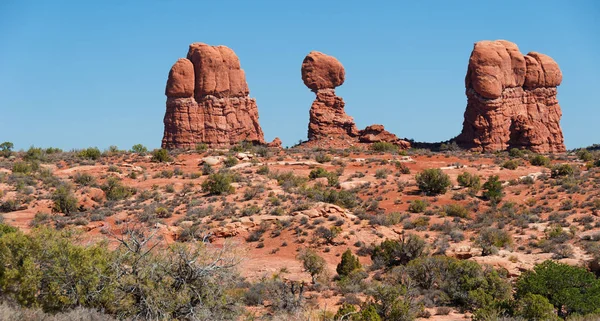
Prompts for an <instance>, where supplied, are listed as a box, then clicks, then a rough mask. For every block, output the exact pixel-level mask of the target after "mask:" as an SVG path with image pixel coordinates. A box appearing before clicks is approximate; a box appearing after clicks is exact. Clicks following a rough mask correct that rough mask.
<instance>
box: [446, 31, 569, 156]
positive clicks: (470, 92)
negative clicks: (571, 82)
mask: <svg viewBox="0 0 600 321" xmlns="http://www.w3.org/2000/svg"><path fill="white" fill-rule="evenodd" d="M561 81H562V73H561V71H560V69H559V67H558V64H557V63H556V62H555V61H554V60H553V59H552V58H550V57H549V56H546V55H543V54H540V53H537V52H530V53H528V54H527V55H525V56H523V55H522V54H521V53H520V52H519V48H518V47H517V45H516V44H514V43H512V42H509V41H504V40H498V41H480V42H477V43H476V44H475V46H474V49H473V52H472V53H471V58H470V59H469V67H468V70H467V76H466V79H465V85H466V94H467V109H466V111H465V119H464V123H463V130H462V132H461V134H460V135H459V136H458V137H456V142H457V143H458V144H459V145H460V146H461V147H464V148H467V149H471V150H477V151H495V150H506V149H509V148H514V147H516V148H524V149H529V150H532V151H534V152H538V153H552V152H563V151H565V145H564V139H563V135H562V131H561V128H560V124H559V122H560V118H561V116H562V112H561V109H560V106H559V105H558V101H557V99H556V93H557V89H556V87H557V86H558V85H560V83H561Z"/></svg>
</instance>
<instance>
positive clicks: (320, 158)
mask: <svg viewBox="0 0 600 321" xmlns="http://www.w3.org/2000/svg"><path fill="white" fill-rule="evenodd" d="M315 161H316V162H317V163H320V164H323V163H327V162H331V156H329V155H327V154H325V153H318V154H317V155H315Z"/></svg>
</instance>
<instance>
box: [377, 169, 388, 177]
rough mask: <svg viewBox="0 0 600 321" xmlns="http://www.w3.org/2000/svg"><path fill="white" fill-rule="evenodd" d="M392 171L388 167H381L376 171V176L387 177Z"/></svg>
mask: <svg viewBox="0 0 600 321" xmlns="http://www.w3.org/2000/svg"><path fill="white" fill-rule="evenodd" d="M389 173H390V171H389V170H388V169H386V168H380V169H378V170H376V171H375V178H377V179H385V178H386V177H387V176H388V174H389Z"/></svg>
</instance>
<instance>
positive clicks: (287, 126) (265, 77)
mask: <svg viewBox="0 0 600 321" xmlns="http://www.w3.org/2000/svg"><path fill="white" fill-rule="evenodd" d="M495 39H506V40H510V41H513V42H515V43H517V44H518V46H519V48H520V50H521V52H522V53H523V54H526V53H527V52H530V51H537V52H541V53H544V54H547V55H549V56H551V57H553V58H554V59H555V60H556V61H557V62H558V64H559V65H560V68H561V70H562V72H563V82H562V84H561V86H560V87H559V89H558V99H559V102H560V105H561V107H562V112H563V117H562V120H561V125H562V129H563V133H564V136H565V143H566V145H567V148H568V149H573V148H577V147H584V146H588V145H591V144H594V143H600V130H599V125H600V105H599V103H598V101H599V100H598V97H597V95H598V91H599V90H600V80H599V78H598V77H599V75H600V1H594V0H590V1H583V0H581V1H575V0H574V1H553V0H544V1H523V0H520V1H512V0H507V1H447V0H443V1H427V0H423V1H375V0H373V1H354V0H345V1H325V0H320V1H314V0H302V1H292V0H290V1H287V0H277V1H261V0H252V1H250V0H244V1H242V0H240V1H216V0H215V1H201V0H195V1H176V0H160V1H158V0H157V1H154V0H144V1H133V0H119V1H117V0H106V1H75V0H73V1H61V0H56V1H28V0H2V1H0V141H11V142H13V143H14V145H15V149H17V150H18V149H27V148H29V147H30V146H32V145H34V146H39V147H59V148H62V149H64V150H71V149H79V148H86V147H90V146H96V147H99V148H100V149H105V148H108V147H109V146H111V145H116V146H118V147H119V148H122V149H129V148H130V147H131V146H132V145H134V144H138V143H141V144H144V145H146V146H147V147H148V148H157V147H160V142H161V139H162V135H163V128H164V127H163V116H164V113H165V101H166V97H165V96H164V87H165V84H166V81H167V76H168V73H169V69H170V68H171V66H172V64H173V63H174V62H175V61H176V60H177V59H178V58H181V57H185V56H186V53H187V49H188V45H189V44H190V43H193V42H204V43H207V44H211V45H226V46H228V47H230V48H232V49H233V50H234V51H235V52H236V54H237V55H238V57H239V58H240V61H241V65H242V68H243V69H244V70H245V72H246V78H247V81H248V85H249V87H250V96H251V97H255V98H256V100H257V104H258V110H259V117H260V124H261V126H262V128H263V131H264V133H265V139H266V140H267V141H270V140H272V139H273V138H275V137H280V138H281V139H282V141H283V145H284V146H292V145H294V144H296V143H297V142H298V141H299V140H305V139H306V137H307V128H308V118H309V109H310V106H311V103H312V101H313V100H314V97H315V96H314V94H313V93H312V92H311V91H310V90H309V89H308V88H306V87H305V86H304V84H303V82H302V79H301V73H300V67H301V64H302V60H303V59H304V57H305V56H306V55H307V54H308V53H309V52H310V51H312V50H317V51H321V52H324V53H326V54H329V55H332V56H335V57H336V58H338V59H339V60H340V62H341V63H342V64H343V65H344V67H345V70H346V81H345V83H344V84H343V85H342V86H340V87H338V88H337V89H336V93H337V94H338V96H341V97H342V98H343V99H344V100H345V102H346V112H347V113H348V114H349V115H351V116H352V117H354V120H355V121H356V124H357V126H358V128H364V127H365V126H367V125H370V124H383V125H385V127H386V129H388V130H389V131H391V132H393V133H395V134H396V135H398V136H399V137H406V138H412V139H415V140H417V141H427V142H437V141H444V140H447V139H450V138H452V137H454V136H456V135H457V134H459V133H460V131H461V128H462V122H463V113H464V111H465V107H466V97H465V90H464V77H465V73H466V70H467V64H468V60H469V55H470V52H471V50H472V49H473V44H474V43H475V42H477V41H480V40H495Z"/></svg>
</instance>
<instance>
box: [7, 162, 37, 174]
mask: <svg viewBox="0 0 600 321" xmlns="http://www.w3.org/2000/svg"><path fill="white" fill-rule="evenodd" d="M12 171H13V173H22V174H29V173H31V172H33V171H34V168H33V163H32V162H14V163H13V166H12Z"/></svg>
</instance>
